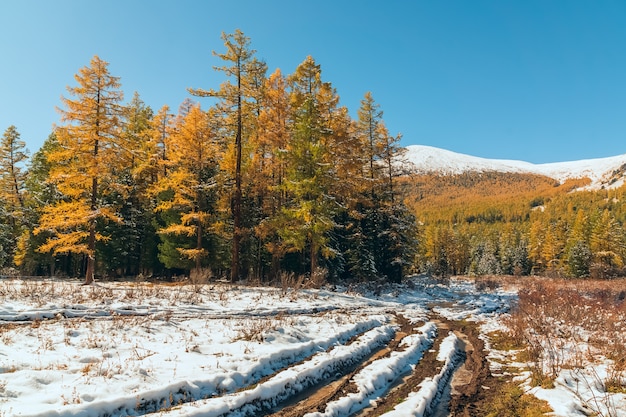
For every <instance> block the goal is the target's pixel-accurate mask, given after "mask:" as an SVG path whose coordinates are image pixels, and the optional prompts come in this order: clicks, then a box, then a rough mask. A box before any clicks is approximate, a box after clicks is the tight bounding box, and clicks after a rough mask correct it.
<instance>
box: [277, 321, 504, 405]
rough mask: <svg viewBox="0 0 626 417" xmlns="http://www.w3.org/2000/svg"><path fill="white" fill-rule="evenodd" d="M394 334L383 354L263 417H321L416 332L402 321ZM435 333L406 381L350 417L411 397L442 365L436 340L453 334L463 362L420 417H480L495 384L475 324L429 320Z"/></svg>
mask: <svg viewBox="0 0 626 417" xmlns="http://www.w3.org/2000/svg"><path fill="white" fill-rule="evenodd" d="M397 320H398V324H399V326H400V330H399V331H398V332H397V334H396V336H395V338H394V339H393V340H392V341H391V342H390V343H389V344H388V345H387V346H386V347H384V348H382V349H380V350H379V351H377V352H375V353H374V354H372V355H371V356H370V357H369V358H366V360H364V361H363V362H362V363H361V364H360V365H359V366H358V367H356V368H355V369H353V370H351V371H350V372H347V373H346V374H344V375H341V376H338V377H337V378H334V379H333V380H332V381H325V382H324V383H322V384H318V385H317V386H316V387H312V388H310V389H309V390H308V391H307V392H306V393H305V394H304V395H303V396H302V398H298V399H297V401H296V400H294V399H292V400H291V401H290V402H289V404H287V405H284V404H283V405H281V406H282V407H283V408H281V409H280V410H279V411H276V412H274V413H271V414H267V415H268V416H271V417H301V416H304V415H305V414H307V413H311V412H324V410H325V407H326V404H327V403H329V402H331V401H334V400H336V399H338V398H341V397H344V396H345V395H346V394H348V393H351V392H355V390H356V388H355V386H354V383H353V382H352V378H353V377H354V375H355V374H356V373H357V372H359V370H361V369H363V368H364V367H365V366H367V365H368V364H370V363H371V362H373V361H374V360H376V359H379V358H382V357H385V356H388V355H389V354H390V353H391V352H392V351H394V350H398V349H399V344H400V341H401V340H402V339H403V338H404V337H405V336H407V335H408V334H410V333H414V332H415V329H416V328H417V326H414V325H411V324H410V323H409V322H408V321H407V320H406V319H405V318H404V317H402V316H398V317H397ZM432 321H434V322H435V323H436V325H437V327H438V332H437V337H436V338H435V340H434V342H433V345H432V347H431V348H430V349H429V350H427V351H426V352H424V355H423V356H422V358H421V360H420V361H419V363H418V364H417V365H416V366H415V367H414V370H413V371H412V372H410V373H409V374H408V375H403V376H401V377H400V378H399V379H398V380H397V381H394V382H393V383H392V384H391V388H390V389H389V391H388V392H387V393H385V394H384V395H383V396H382V397H381V398H379V399H378V400H376V404H375V406H373V407H368V408H365V409H363V410H361V411H359V412H357V413H354V414H352V415H351V416H350V417H377V416H381V415H383V414H385V413H386V412H388V411H391V410H392V409H393V408H394V406H395V405H397V404H398V403H400V402H402V401H404V399H406V398H407V397H408V395H409V394H410V393H413V392H417V391H419V389H420V384H421V383H422V382H423V381H424V380H425V379H427V378H433V377H434V376H435V375H437V374H438V373H439V371H440V370H441V367H442V362H441V361H438V360H437V353H438V351H439V347H440V344H441V342H442V340H443V339H444V338H445V337H446V336H447V335H448V334H449V332H451V331H452V332H454V333H455V334H456V335H457V337H458V338H459V339H461V341H462V342H463V345H464V347H463V350H464V356H465V358H464V360H463V361H462V363H461V364H460V365H459V367H458V368H457V369H456V371H455V373H454V375H453V377H452V378H451V380H450V381H449V382H448V387H447V392H446V395H445V396H442V397H441V398H437V399H436V401H439V402H441V403H440V404H437V403H434V404H432V405H431V407H432V408H431V409H430V411H428V412H427V413H426V414H425V417H442V416H448V415H449V416H462V417H469V416H471V417H474V416H476V417H478V416H482V415H484V413H483V411H482V410H483V409H484V403H485V402H488V401H490V400H491V399H492V398H491V397H492V396H493V395H494V393H495V391H496V388H497V385H498V384H499V383H500V382H499V381H498V380H497V379H496V378H494V377H492V376H491V373H490V371H489V364H488V362H487V358H486V354H485V352H484V342H483V340H482V339H480V337H479V336H480V330H479V328H478V325H477V324H476V323H471V322H465V321H451V320H447V319H445V318H443V317H436V318H433V319H432Z"/></svg>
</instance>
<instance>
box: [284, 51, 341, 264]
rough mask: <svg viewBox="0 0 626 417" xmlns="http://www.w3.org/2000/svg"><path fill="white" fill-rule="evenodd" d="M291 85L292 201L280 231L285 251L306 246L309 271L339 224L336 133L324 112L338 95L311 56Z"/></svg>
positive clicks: (289, 151) (289, 181) (288, 190)
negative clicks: (332, 150) (333, 159)
mask: <svg viewBox="0 0 626 417" xmlns="http://www.w3.org/2000/svg"><path fill="white" fill-rule="evenodd" d="M289 84H290V87H291V98H290V106H291V113H292V114H291V119H292V123H293V126H292V133H291V139H290V142H289V144H288V146H287V149H286V155H285V157H286V158H287V159H286V161H287V169H286V173H285V174H286V175H285V182H284V184H283V187H285V190H286V193H287V195H288V198H289V201H288V204H286V205H285V206H284V207H283V209H282V210H281V215H280V216H279V222H280V223H279V224H280V227H279V229H278V233H279V236H280V237H281V244H283V245H285V248H286V251H287V252H300V253H302V252H303V251H304V250H306V249H307V248H308V252H309V262H310V268H309V270H310V273H311V274H313V273H314V272H315V271H316V270H317V268H318V266H319V256H320V254H321V255H322V256H324V257H329V256H331V255H332V249H331V247H330V245H329V236H328V233H329V232H330V230H332V229H333V227H334V226H335V222H334V219H333V216H334V214H335V211H336V209H337V206H336V201H335V200H334V199H333V198H332V196H331V193H330V192H329V190H330V189H331V187H332V186H333V181H332V180H333V178H334V176H333V169H334V167H332V166H330V164H329V160H328V145H329V141H330V136H331V135H332V130H331V126H330V125H329V124H328V119H327V118H326V116H327V115H328V114H329V113H330V112H332V111H334V110H335V107H336V104H337V102H338V97H336V95H335V94H334V93H332V94H331V93H330V91H331V90H332V91H334V90H333V89H332V87H331V85H330V84H329V83H325V82H323V81H322V79H321V69H320V66H319V65H318V64H317V63H316V62H315V61H314V60H313V58H312V57H310V56H309V57H307V58H306V59H305V60H304V62H302V63H301V64H300V65H299V66H298V68H296V71H295V73H294V74H292V75H291V77H290V78H289Z"/></svg>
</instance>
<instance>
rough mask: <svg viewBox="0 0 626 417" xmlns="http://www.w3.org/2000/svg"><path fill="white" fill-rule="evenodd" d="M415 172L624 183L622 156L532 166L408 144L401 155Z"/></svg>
mask: <svg viewBox="0 0 626 417" xmlns="http://www.w3.org/2000/svg"><path fill="white" fill-rule="evenodd" d="M404 159H405V160H407V161H408V162H409V163H410V164H411V165H412V166H413V168H414V169H415V170H417V171H420V172H431V171H436V172H441V173H443V174H460V173H463V172H466V171H498V172H511V173H532V174H539V175H545V176H547V177H550V178H554V179H556V180H558V181H561V182H563V181H565V180H567V179H575V178H589V179H590V180H591V184H590V186H589V188H600V187H602V186H605V187H609V188H616V187H620V186H622V185H623V184H624V178H623V177H622V175H623V172H622V173H621V174H618V175H617V176H616V173H617V172H621V171H622V167H624V165H625V164H626V155H618V156H612V157H608V158H595V159H585V160H581V161H569V162H554V163H547V164H532V163H530V162H524V161H517V160H504V159H488V158H480V157H477V156H470V155H464V154H460V153H457V152H452V151H448V150H445V149H440V148H435V147H432V146H424V145H412V146H408V147H407V153H406V155H405V156H404Z"/></svg>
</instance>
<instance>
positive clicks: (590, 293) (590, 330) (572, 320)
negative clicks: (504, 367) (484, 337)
mask: <svg viewBox="0 0 626 417" xmlns="http://www.w3.org/2000/svg"><path fill="white" fill-rule="evenodd" d="M503 282H506V285H511V280H510V279H505V280H502V282H500V285H504V284H503ZM517 282H518V285H519V291H518V294H519V300H518V303H517V305H515V306H514V307H513V309H512V311H511V315H510V317H509V318H508V319H507V320H506V325H507V327H508V330H509V332H508V335H506V336H507V337H503V336H502V335H493V336H494V338H495V339H496V340H497V339H498V338H499V337H501V338H502V339H503V340H504V341H506V344H508V345H510V347H513V346H515V347H517V346H525V349H524V350H523V351H522V352H520V354H519V355H518V360H520V361H524V362H526V363H527V364H528V367H529V369H530V371H531V374H532V377H531V384H533V385H538V386H542V387H545V388H550V387H552V386H553V384H554V381H555V379H556V377H557V376H558V375H559V373H560V372H561V371H562V370H564V369H572V370H574V371H576V372H579V371H582V370H583V369H584V368H585V366H586V365H589V364H592V365H594V364H599V363H601V362H603V363H607V364H608V368H607V372H606V376H603V377H600V376H598V374H595V373H594V374H593V376H592V377H591V379H592V381H589V383H590V384H594V386H601V387H603V389H604V392H605V393H608V392H625V391H626V300H625V298H626V280H625V279H619V280H611V281H606V280H602V281H599V280H575V281H573V280H562V279H543V278H529V279H524V278H522V279H518V280H517ZM504 341H502V340H498V343H499V344H500V345H503V346H504V345H505V343H504ZM579 374H580V375H582V372H579ZM592 408H593V407H592Z"/></svg>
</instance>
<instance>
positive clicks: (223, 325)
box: [0, 277, 626, 417]
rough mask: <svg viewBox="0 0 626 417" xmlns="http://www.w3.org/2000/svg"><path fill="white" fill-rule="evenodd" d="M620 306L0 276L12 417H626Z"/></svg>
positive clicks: (513, 282)
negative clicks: (88, 282)
mask: <svg viewBox="0 0 626 417" xmlns="http://www.w3.org/2000/svg"><path fill="white" fill-rule="evenodd" d="M625 295H626V281H624V280H614V281H607V282H591V281H577V282H573V283H572V282H566V281H554V280H544V279H535V278H519V279H515V278H502V277H498V278H495V277H494V278H489V279H485V278H483V279H481V280H476V281H474V280H463V279H451V280H449V281H445V282H441V281H435V280H432V279H429V278H428V277H414V278H413V279H411V280H410V281H407V282H406V283H405V284H403V285H400V286H386V285H369V286H358V287H353V288H352V287H333V288H326V289H321V290H315V289H297V290H296V289H293V288H289V287H288V286H283V287H281V288H268V287H263V288H259V287H254V286H246V285H230V284H221V283H209V284H196V285H193V284H188V283H174V284H165V283H148V282H123V283H122V282H99V283H97V284H96V285H91V286H81V285H80V283H79V282H76V281H67V280H66V281H54V280H20V279H2V280H0V416H1V417H9V416H11V417H12V416H30V417H34V416H39V417H49V416H55V417H57V416H58V417H60V416H68V417H69V416H84V417H122V416H153V415H154V416H226V415H228V416H265V415H268V416H269V415H271V416H304V415H307V416H376V415H385V416H446V415H449V414H450V411H452V414H453V415H467V416H472V415H476V416H486V415H493V416H506V415H511V416H512V415H527V416H531V415H541V414H542V413H543V412H547V411H549V410H552V413H553V414H552V415H558V416H575V415H594V414H595V415H602V416H626V388H625V384H626V380H625V376H626V369H625V368H626V363H625V362H626V359H625V358H626V336H625V335H626V325H625V318H626V302H625V301H624V298H626V297H625ZM542 400H545V401H542Z"/></svg>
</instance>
